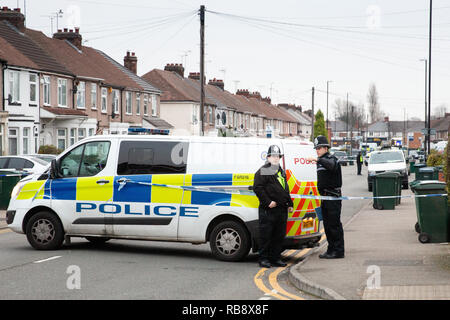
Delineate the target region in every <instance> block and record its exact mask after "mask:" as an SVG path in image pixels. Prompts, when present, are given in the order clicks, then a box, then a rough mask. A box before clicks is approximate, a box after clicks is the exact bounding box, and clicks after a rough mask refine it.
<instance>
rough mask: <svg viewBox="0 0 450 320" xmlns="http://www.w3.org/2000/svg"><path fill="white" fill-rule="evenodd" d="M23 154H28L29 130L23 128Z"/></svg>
mask: <svg viewBox="0 0 450 320" xmlns="http://www.w3.org/2000/svg"><path fill="white" fill-rule="evenodd" d="M22 138H23V154H28V153H29V152H28V150H29V149H28V146H29V144H30V128H23V137H22Z"/></svg>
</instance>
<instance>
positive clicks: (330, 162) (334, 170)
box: [308, 136, 345, 259]
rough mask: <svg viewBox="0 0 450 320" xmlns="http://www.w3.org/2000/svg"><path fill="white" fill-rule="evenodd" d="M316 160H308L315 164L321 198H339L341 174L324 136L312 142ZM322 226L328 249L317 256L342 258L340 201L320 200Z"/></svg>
mask: <svg viewBox="0 0 450 320" xmlns="http://www.w3.org/2000/svg"><path fill="white" fill-rule="evenodd" d="M314 148H315V149H316V152H317V158H315V157H311V158H308V160H310V161H313V162H316V163H317V187H318V189H319V193H320V195H321V196H331V197H341V196H342V194H341V187H342V173H341V165H340V164H339V162H338V159H337V158H336V157H335V156H333V155H331V154H330V153H329V152H328V149H329V148H330V144H329V143H328V140H327V138H326V137H325V136H318V137H317V138H316V139H315V140H314ZM320 207H321V209H322V218H323V225H324V228H325V235H326V236H327V241H328V249H327V251H326V252H325V253H323V254H321V255H319V258H321V259H338V258H344V251H345V250H344V230H343V228H342V223H341V209H342V201H341V200H322V201H321V205H320Z"/></svg>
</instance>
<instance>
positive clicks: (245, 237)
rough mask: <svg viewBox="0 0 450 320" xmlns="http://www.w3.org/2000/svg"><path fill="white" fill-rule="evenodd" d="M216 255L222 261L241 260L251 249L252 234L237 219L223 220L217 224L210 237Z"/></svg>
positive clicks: (212, 250) (212, 249)
mask: <svg viewBox="0 0 450 320" xmlns="http://www.w3.org/2000/svg"><path fill="white" fill-rule="evenodd" d="M209 245H210V247H211V252H212V253H213V255H214V257H216V258H217V259H219V260H222V261H240V260H242V259H244V258H245V257H246V256H247V255H248V252H249V251H250V246H251V243H250V236H249V234H248V232H247V230H246V229H245V227H244V226H243V225H242V224H241V223H239V222H236V221H223V222H221V223H219V224H218V225H216V226H215V227H214V229H213V230H212V232H211V235H210V237H209Z"/></svg>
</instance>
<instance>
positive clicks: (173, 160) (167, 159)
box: [117, 141, 189, 175]
mask: <svg viewBox="0 0 450 320" xmlns="http://www.w3.org/2000/svg"><path fill="white" fill-rule="evenodd" d="M188 147H189V144H188V143H187V142H180V141H122V142H121V144H120V151H119V162H118V165H117V174H118V175H133V174H164V173H165V174H170V173H186V162H187V154H188Z"/></svg>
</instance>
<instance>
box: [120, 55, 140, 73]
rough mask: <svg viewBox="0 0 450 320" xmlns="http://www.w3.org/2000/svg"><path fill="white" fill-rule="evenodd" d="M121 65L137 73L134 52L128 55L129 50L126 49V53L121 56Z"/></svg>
mask: <svg viewBox="0 0 450 320" xmlns="http://www.w3.org/2000/svg"><path fill="white" fill-rule="evenodd" d="M123 65H124V66H125V68H127V69H128V70H130V71H131V72H133V73H134V74H137V57H136V56H135V54H134V52H132V53H131V55H130V51H127V55H126V56H125V57H123Z"/></svg>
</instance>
